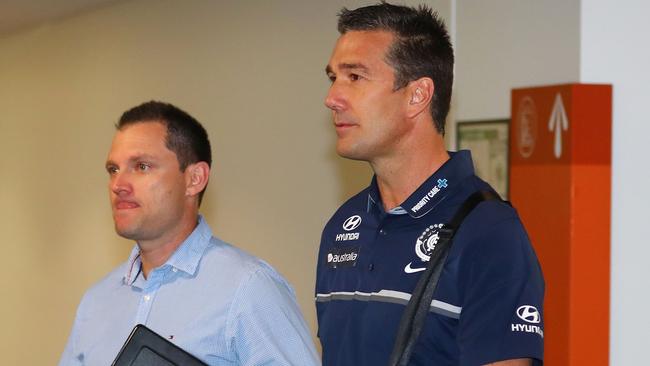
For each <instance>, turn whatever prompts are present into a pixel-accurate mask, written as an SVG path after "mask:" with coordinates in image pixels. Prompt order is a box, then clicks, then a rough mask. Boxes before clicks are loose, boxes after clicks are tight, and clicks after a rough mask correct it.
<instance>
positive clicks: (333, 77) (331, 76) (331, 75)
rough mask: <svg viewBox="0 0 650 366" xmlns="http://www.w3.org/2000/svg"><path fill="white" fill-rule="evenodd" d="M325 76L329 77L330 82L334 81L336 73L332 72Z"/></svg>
mask: <svg viewBox="0 0 650 366" xmlns="http://www.w3.org/2000/svg"><path fill="white" fill-rule="evenodd" d="M327 78H328V79H330V82H332V83H333V82H335V81H336V75H334V74H327Z"/></svg>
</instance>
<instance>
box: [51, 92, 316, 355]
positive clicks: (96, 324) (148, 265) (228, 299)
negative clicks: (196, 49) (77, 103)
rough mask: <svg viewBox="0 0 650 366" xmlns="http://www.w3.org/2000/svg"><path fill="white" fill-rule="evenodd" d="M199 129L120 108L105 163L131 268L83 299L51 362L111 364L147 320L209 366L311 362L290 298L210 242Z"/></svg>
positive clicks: (179, 116)
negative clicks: (202, 211)
mask: <svg viewBox="0 0 650 366" xmlns="http://www.w3.org/2000/svg"><path fill="white" fill-rule="evenodd" d="M210 164H211V153H210V143H209V140H208V136H207V133H206V131H205V129H203V127H202V126H201V125H200V123H199V122H198V121H196V120H195V119H194V118H192V117H191V116H190V115H188V114H187V113H185V112H184V111H182V110H180V109H178V108H176V107H174V106H173V105H171V104H166V103H160V102H153V101H152V102H148V103H144V104H142V105H140V106H137V107H134V108H132V109H131V110H129V111H127V112H125V113H124V114H123V115H122V117H121V118H120V121H119V122H118V124H117V132H116V134H115V137H114V139H113V144H112V146H111V151H110V153H109V156H108V160H107V162H106V170H107V172H108V174H109V177H110V179H109V187H108V188H109V195H110V199H111V207H112V210H113V219H114V221H115V230H116V231H117V233H118V234H119V235H121V236H123V237H125V238H128V239H132V240H135V241H136V242H137V245H136V246H135V247H134V248H133V251H132V252H131V255H130V257H129V259H128V261H127V262H125V263H123V264H122V265H120V266H119V267H118V268H116V269H115V270H114V271H112V272H111V273H110V274H108V276H106V277H105V278H104V279H103V280H101V281H100V282H99V283H97V284H96V285H95V286H93V287H92V288H91V289H90V290H88V292H87V293H86V294H85V295H84V297H83V299H82V300H81V304H80V305H79V308H78V310H77V316H76V319H75V322H74V326H73V328H72V333H71V335H70V338H69V340H68V344H67V345H66V348H65V350H64V352H63V356H62V358H61V361H60V363H59V365H60V366H64V365H109V364H111V362H112V361H113V360H114V359H115V356H116V355H117V353H118V352H119V350H120V348H121V346H122V344H123V343H124V341H125V340H126V338H127V336H128V335H129V333H130V332H131V330H132V328H133V327H134V326H135V325H136V324H144V325H146V326H147V327H149V328H151V329H152V330H153V331H155V332H156V333H158V334H160V335H161V336H163V337H164V338H166V339H168V340H169V341H170V342H173V343H175V344H176V345H178V346H180V347H181V348H183V349H184V350H186V351H188V352H189V353H191V354H193V355H194V356H196V357H197V358H199V359H201V360H202V361H203V362H205V363H207V364H209V365H262V364H263V365H317V364H319V361H318V357H317V355H316V351H315V349H314V346H313V343H312V340H311V337H310V335H309V332H308V330H307V327H306V325H305V322H304V320H303V318H302V315H301V313H300V310H299V308H298V306H297V304H296V301H295V296H294V294H293V290H292V289H291V287H290V286H289V285H288V284H287V282H286V281H285V280H284V279H283V278H282V277H281V276H280V275H279V274H278V273H277V272H276V271H275V270H274V269H273V268H271V267H270V266H269V265H268V264H267V263H265V262H264V261H262V260H260V259H257V258H255V257H253V256H251V255H249V254H247V253H244V252H243V251H241V250H239V249H237V248H235V247H233V246H231V245H229V244H226V243H224V242H223V241H221V240H219V239H217V238H215V237H214V236H212V231H211V230H210V228H209V227H208V225H207V223H206V222H205V220H204V219H203V218H202V217H201V216H200V215H199V214H198V209H199V205H200V202H201V198H202V195H203V192H204V190H205V188H206V186H207V183H208V177H209V173H210Z"/></svg>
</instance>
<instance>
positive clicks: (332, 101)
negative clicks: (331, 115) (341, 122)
mask: <svg viewBox="0 0 650 366" xmlns="http://www.w3.org/2000/svg"><path fill="white" fill-rule="evenodd" d="M325 106H326V107H327V108H329V109H331V110H333V111H337V112H338V111H341V110H342V109H343V108H344V107H345V98H344V96H343V91H342V90H341V87H340V86H339V85H338V84H336V82H334V83H332V85H331V86H330V89H329V91H328V92H327V96H326V97H325Z"/></svg>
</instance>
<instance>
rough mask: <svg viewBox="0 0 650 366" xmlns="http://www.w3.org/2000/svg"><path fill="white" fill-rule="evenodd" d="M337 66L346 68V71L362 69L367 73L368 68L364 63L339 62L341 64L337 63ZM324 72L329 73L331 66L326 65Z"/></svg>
mask: <svg viewBox="0 0 650 366" xmlns="http://www.w3.org/2000/svg"><path fill="white" fill-rule="evenodd" d="M338 67H339V69H341V70H347V71H355V70H359V71H362V72H365V73H367V72H368V70H369V69H368V66H366V65H364V64H360V63H341V64H339V65H338ZM325 72H326V73H328V74H329V73H333V72H334V70H333V69H332V67H331V66H330V65H327V67H326V68H325Z"/></svg>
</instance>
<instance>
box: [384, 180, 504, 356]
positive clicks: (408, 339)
mask: <svg viewBox="0 0 650 366" xmlns="http://www.w3.org/2000/svg"><path fill="white" fill-rule="evenodd" d="M487 200H499V201H502V200H501V198H500V197H499V195H498V194H497V193H496V192H493V191H478V192H474V193H473V194H472V195H471V196H469V197H468V198H467V200H465V202H463V204H462V205H461V207H460V209H458V211H457V212H456V213H455V214H454V217H453V218H452V219H451V222H450V223H449V224H446V225H444V226H443V227H442V228H441V229H440V231H439V233H438V235H439V236H440V238H439V239H438V243H437V245H436V246H437V248H436V250H434V252H433V253H432V254H431V258H429V263H428V264H427V269H426V270H425V271H424V273H422V276H421V277H420V279H419V280H418V283H417V284H416V285H415V289H414V290H413V294H412V295H411V299H410V300H409V302H408V304H407V305H406V308H405V309H404V313H403V314H402V319H401V320H400V323H399V327H398V328H397V337H396V338H395V344H394V345H393V352H392V353H391V355H390V358H389V362H388V365H389V366H407V365H408V363H409V359H410V358H411V354H412V353H413V347H414V346H415V344H416V343H417V340H418V337H419V336H420V333H421V332H422V327H423V326H424V320H425V319H426V317H427V314H428V313H429V308H430V306H431V300H432V299H433V293H434V292H435V290H436V286H437V285H438V280H439V279H440V273H441V272H442V268H443V267H444V265H445V262H446V259H447V255H448V254H449V249H450V248H451V245H452V240H453V238H454V235H455V234H456V231H457V230H458V228H459V227H460V225H461V224H462V222H463V220H464V219H465V217H467V215H468V214H469V213H470V212H472V210H473V209H474V208H475V207H476V206H477V205H478V204H479V203H481V202H483V201H487Z"/></svg>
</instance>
